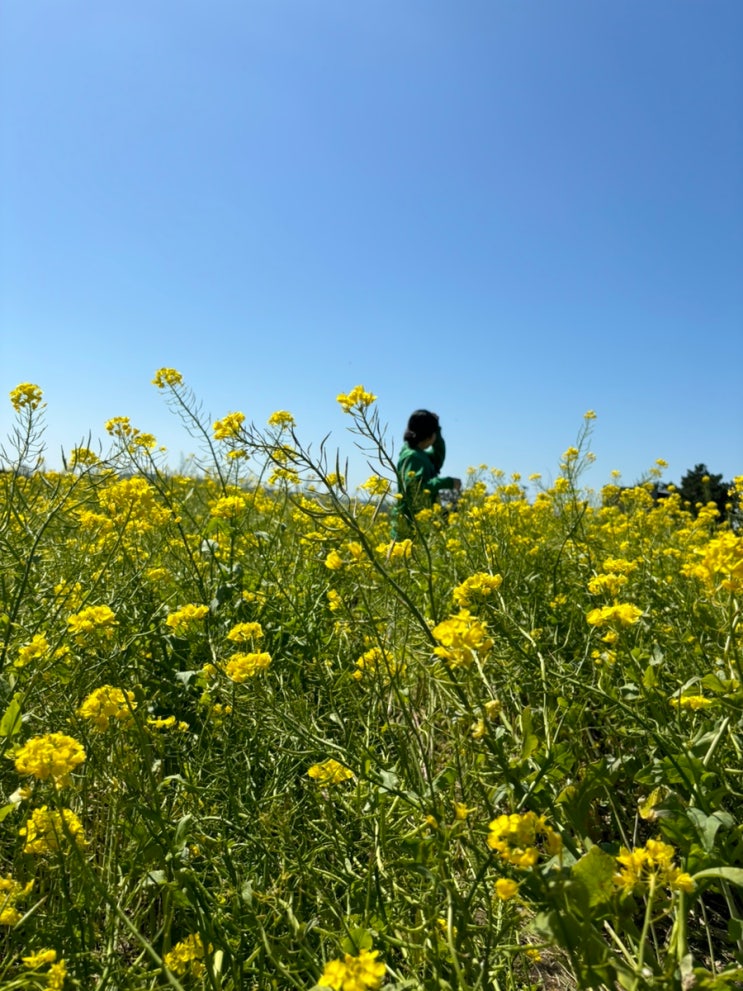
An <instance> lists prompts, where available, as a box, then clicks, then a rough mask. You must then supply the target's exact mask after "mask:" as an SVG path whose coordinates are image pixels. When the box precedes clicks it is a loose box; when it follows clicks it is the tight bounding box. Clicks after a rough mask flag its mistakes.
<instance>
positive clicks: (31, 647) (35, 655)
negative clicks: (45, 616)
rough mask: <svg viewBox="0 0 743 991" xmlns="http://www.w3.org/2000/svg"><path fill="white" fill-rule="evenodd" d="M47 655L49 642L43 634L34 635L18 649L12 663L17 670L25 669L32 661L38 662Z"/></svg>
mask: <svg viewBox="0 0 743 991" xmlns="http://www.w3.org/2000/svg"><path fill="white" fill-rule="evenodd" d="M48 653H49V641H48V640H47V638H46V636H45V635H44V634H43V633H36V634H34V636H33V637H32V638H31V642H30V643H27V644H24V645H23V647H19V648H18V656H17V657H16V659H15V661H14V662H13V664H14V666H15V667H17V668H25V666H26V665H27V664H30V663H31V662H32V661H38V660H41V659H42V658H44V657H46V656H47V654H48Z"/></svg>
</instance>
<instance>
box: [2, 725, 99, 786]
mask: <svg viewBox="0 0 743 991" xmlns="http://www.w3.org/2000/svg"><path fill="white" fill-rule="evenodd" d="M84 761H85V750H84V749H83V747H82V745H81V744H80V743H78V742H77V740H75V739H74V738H73V737H71V736H66V735H65V734H64V733H47V734H46V735H44V736H35V737H33V738H32V739H30V740H29V741H28V742H27V743H24V745H23V746H22V747H19V749H18V750H17V751H16V753H15V769H16V771H17V772H18V773H19V774H30V775H32V776H33V777H35V778H38V780H39V781H46V780H47V779H49V778H51V780H52V781H53V782H54V784H55V785H56V786H57V788H62V787H64V786H65V785H69V784H71V783H72V772H73V771H74V770H75V768H76V767H79V765H80V764H82V763H83V762H84Z"/></svg>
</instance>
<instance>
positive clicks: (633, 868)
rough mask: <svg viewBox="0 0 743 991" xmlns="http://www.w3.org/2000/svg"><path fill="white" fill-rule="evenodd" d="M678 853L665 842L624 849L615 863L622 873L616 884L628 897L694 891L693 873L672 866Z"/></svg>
mask: <svg viewBox="0 0 743 991" xmlns="http://www.w3.org/2000/svg"><path fill="white" fill-rule="evenodd" d="M675 853H676V851H675V849H674V848H673V847H672V846H671V845H670V844H669V843H663V842H662V840H648V841H647V843H646V844H645V846H644V847H635V848H634V849H633V850H628V849H627V847H622V848H621V850H620V853H619V855H618V856H617V858H616V860H617V863H618V864H619V867H620V869H619V871H618V872H617V873H616V874H615V875H614V884H615V885H616V886H617V887H618V888H620V889H621V890H623V891H625V892H627V893H628V894H637V895H642V894H646V893H647V892H648V891H649V890H652V892H653V895H654V896H657V895H658V894H660V892H661V891H662V890H663V889H666V890H667V891H668V892H670V893H672V892H674V891H683V892H691V891H693V890H694V888H695V883H694V881H693V879H692V877H691V875H690V874H687V873H686V871H682V870H681V869H680V868H679V867H677V866H676V865H675V864H674V863H673V858H674V855H675Z"/></svg>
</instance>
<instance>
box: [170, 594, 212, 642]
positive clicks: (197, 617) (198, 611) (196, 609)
mask: <svg viewBox="0 0 743 991" xmlns="http://www.w3.org/2000/svg"><path fill="white" fill-rule="evenodd" d="M208 615H209V606H200V605H197V604H196V603H193V602H191V603H189V604H188V605H185V606H182V607H181V608H180V609H176V611H175V612H172V613H171V614H170V615H169V616H168V617H167V618H166V620H165V625H166V626H169V627H170V629H171V630H172V631H173V632H174V633H175V634H176V635H177V636H183V635H184V634H186V633H189V632H190V631H191V630H193V629H194V628H196V627H198V626H199V624H200V623H201V621H202V620H203V619H204V618H205V617H206V616H208Z"/></svg>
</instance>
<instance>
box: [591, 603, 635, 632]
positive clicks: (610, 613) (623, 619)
mask: <svg viewBox="0 0 743 991" xmlns="http://www.w3.org/2000/svg"><path fill="white" fill-rule="evenodd" d="M640 616H642V609H640V608H639V607H638V606H633V605H631V604H630V603H629V602H620V603H615V604H614V605H613V606H601V607H600V608H598V609H591V611H590V612H589V613H588V615H587V616H586V622H587V623H588V625H589V626H596V627H601V626H614V627H622V626H632V625H633V624H634V623H636V622H637V621H638V620H639V618H640Z"/></svg>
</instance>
